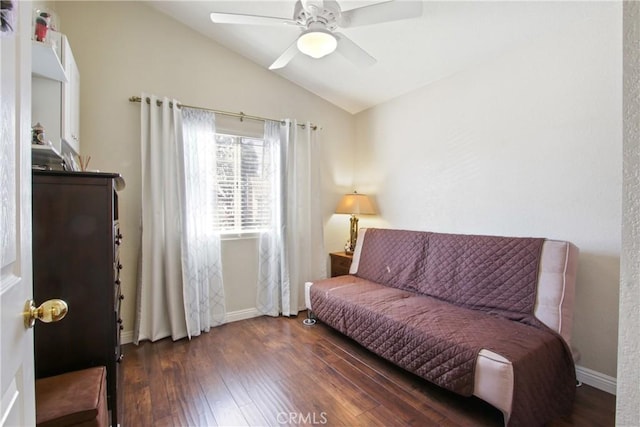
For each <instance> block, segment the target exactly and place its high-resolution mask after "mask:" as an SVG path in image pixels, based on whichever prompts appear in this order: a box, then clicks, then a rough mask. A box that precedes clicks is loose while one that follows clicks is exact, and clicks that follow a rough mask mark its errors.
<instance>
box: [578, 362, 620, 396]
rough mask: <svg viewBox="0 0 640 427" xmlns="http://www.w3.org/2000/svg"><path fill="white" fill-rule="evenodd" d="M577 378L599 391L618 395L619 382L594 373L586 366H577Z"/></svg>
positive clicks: (607, 376)
mask: <svg viewBox="0 0 640 427" xmlns="http://www.w3.org/2000/svg"><path fill="white" fill-rule="evenodd" d="M576 378H577V380H578V381H580V382H583V383H585V384H587V385H590V386H591V387H595V388H597V389H598V390H602V391H606V392H607V393H609V394H613V395H615V394H616V387H617V380H616V378H614V377H610V376H609V375H605V374H603V373H600V372H597V371H594V370H592V369H589V368H585V367H584V366H580V365H576Z"/></svg>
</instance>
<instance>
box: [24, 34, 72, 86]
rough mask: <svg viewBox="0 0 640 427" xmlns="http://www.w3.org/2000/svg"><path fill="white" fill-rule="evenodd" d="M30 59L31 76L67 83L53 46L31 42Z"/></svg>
mask: <svg viewBox="0 0 640 427" xmlns="http://www.w3.org/2000/svg"><path fill="white" fill-rule="evenodd" d="M31 57H32V64H31V73H32V74H35V75H38V76H42V77H46V78H48V79H52V80H56V81H59V82H63V83H67V76H66V75H65V72H64V68H62V63H61V62H60V58H58V54H57V53H56V51H55V50H54V48H53V46H50V45H48V44H46V43H42V42H37V41H35V40H32V41H31Z"/></svg>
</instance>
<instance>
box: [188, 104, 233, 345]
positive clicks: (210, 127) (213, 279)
mask: <svg viewBox="0 0 640 427" xmlns="http://www.w3.org/2000/svg"><path fill="white" fill-rule="evenodd" d="M182 130H183V135H182V141H183V144H179V147H180V148H181V151H182V152H181V153H178V157H179V158H180V159H182V160H183V165H184V168H183V176H184V189H183V194H184V198H183V199H182V200H181V207H182V267H183V268H182V280H183V290H184V294H183V295H184V302H185V312H186V320H187V330H188V333H189V336H196V335H200V332H201V331H204V332H208V331H209V328H210V326H217V325H219V324H221V323H222V322H223V321H224V316H225V304H224V288H223V285H222V259H221V249H220V233H219V232H218V231H217V230H216V228H215V224H216V217H217V209H216V198H217V180H216V138H215V134H216V125H215V116H214V114H213V113H212V112H209V111H204V110H196V109H192V108H183V109H182Z"/></svg>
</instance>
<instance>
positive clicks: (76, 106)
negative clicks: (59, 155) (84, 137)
mask: <svg viewBox="0 0 640 427" xmlns="http://www.w3.org/2000/svg"><path fill="white" fill-rule="evenodd" d="M63 40H64V41H63V44H62V56H63V58H64V70H65V74H66V76H67V83H62V114H63V118H62V138H63V139H64V140H65V141H66V142H67V144H69V145H70V146H71V148H73V150H74V151H75V152H76V153H80V71H78V65H77V64H76V60H75V58H74V57H73V52H72V51H71V47H70V46H69V42H68V40H67V37H66V36H65V37H63Z"/></svg>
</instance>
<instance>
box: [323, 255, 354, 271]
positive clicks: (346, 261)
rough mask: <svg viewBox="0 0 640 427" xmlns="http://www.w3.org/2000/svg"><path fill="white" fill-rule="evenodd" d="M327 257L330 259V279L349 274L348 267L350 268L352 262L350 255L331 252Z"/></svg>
mask: <svg viewBox="0 0 640 427" xmlns="http://www.w3.org/2000/svg"><path fill="white" fill-rule="evenodd" d="M329 256H330V257H331V277H336V276H344V275H345V274H349V267H351V261H353V255H352V254H346V253H344V252H333V253H330V254H329Z"/></svg>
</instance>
